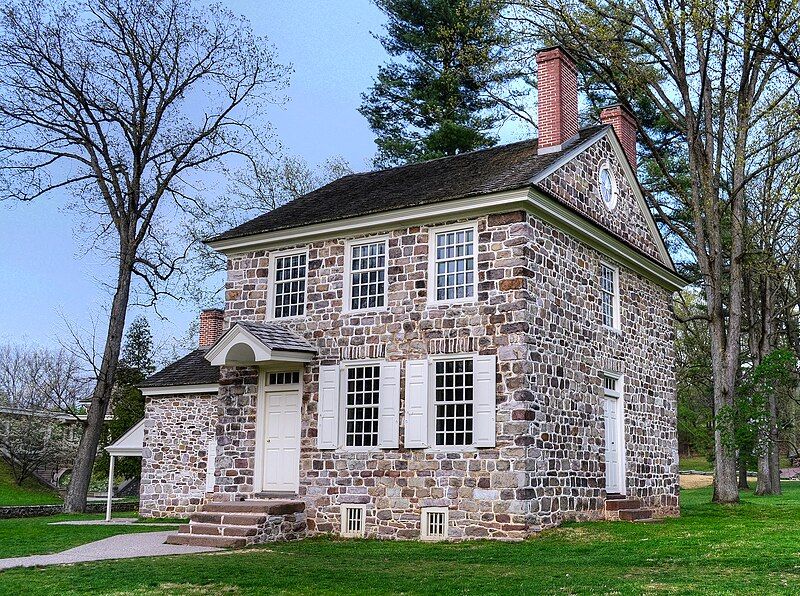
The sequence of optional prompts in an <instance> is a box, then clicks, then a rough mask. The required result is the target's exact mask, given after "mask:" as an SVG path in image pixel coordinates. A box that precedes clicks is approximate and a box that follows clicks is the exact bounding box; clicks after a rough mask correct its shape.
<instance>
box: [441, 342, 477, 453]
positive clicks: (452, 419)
mask: <svg viewBox="0 0 800 596" xmlns="http://www.w3.org/2000/svg"><path fill="white" fill-rule="evenodd" d="M472 365H473V360H472V358H466V359H458V360H438V361H437V362H436V365H435V371H434V377H435V395H434V415H435V421H436V422H435V427H434V428H435V444H436V445H437V446H448V445H471V444H472V423H473V397H474V396H473V391H474V383H473V374H472Z"/></svg>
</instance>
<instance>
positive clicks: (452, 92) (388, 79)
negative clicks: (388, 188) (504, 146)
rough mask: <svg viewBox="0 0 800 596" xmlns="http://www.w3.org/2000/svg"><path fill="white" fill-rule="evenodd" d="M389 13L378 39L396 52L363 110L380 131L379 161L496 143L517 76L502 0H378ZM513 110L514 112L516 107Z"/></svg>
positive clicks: (390, 162) (413, 158) (450, 152)
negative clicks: (508, 53)
mask: <svg viewBox="0 0 800 596" xmlns="http://www.w3.org/2000/svg"><path fill="white" fill-rule="evenodd" d="M376 3H377V5H378V7H379V8H380V9H381V10H382V11H383V12H384V13H385V14H386V16H387V17H388V18H389V22H388V24H387V25H386V34H385V35H383V36H381V37H379V39H380V41H381V43H382V44H383V47H384V48H385V49H386V51H387V52H388V53H389V55H390V56H392V57H394V58H397V60H393V61H391V62H389V63H388V64H386V65H384V66H381V67H380V69H379V70H378V76H377V79H376V80H375V82H374V85H373V86H372V88H371V90H370V91H369V92H368V93H365V94H363V95H362V100H363V102H362V105H361V108H360V110H359V111H360V112H361V114H362V115H364V117H366V118H367V120H368V121H369V125H370V127H371V128H372V130H373V132H375V133H376V134H377V139H376V140H375V143H376V144H377V145H378V155H377V157H376V158H375V165H377V166H390V165H396V164H400V163H405V162H415V161H424V160H427V159H433V158H437V157H442V156H446V155H455V154H457V153H461V152H464V151H471V150H473V149H480V148H483V147H490V146H492V145H494V144H495V143H496V142H497V139H496V137H495V136H494V135H493V134H492V132H491V131H492V129H493V128H494V127H495V126H496V125H497V124H498V122H499V120H500V119H501V117H502V113H501V107H506V108H508V109H512V102H511V100H509V99H507V97H508V95H509V94H512V96H513V92H512V91H511V90H510V88H511V87H510V85H509V84H510V83H511V82H512V81H513V79H515V78H516V75H514V74H513V73H512V72H510V71H509V70H507V69H506V67H505V66H504V65H505V63H506V61H505V60H504V52H505V49H504V48H505V47H507V45H508V44H507V39H506V37H505V34H504V33H503V32H502V31H501V29H500V27H499V25H498V20H499V16H500V13H501V10H502V9H503V7H504V5H505V2H502V1H498V0H376ZM512 111H514V110H512Z"/></svg>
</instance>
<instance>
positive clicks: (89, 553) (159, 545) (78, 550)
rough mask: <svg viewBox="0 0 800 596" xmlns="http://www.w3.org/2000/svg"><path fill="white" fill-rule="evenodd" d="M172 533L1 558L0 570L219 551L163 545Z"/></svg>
mask: <svg viewBox="0 0 800 596" xmlns="http://www.w3.org/2000/svg"><path fill="white" fill-rule="evenodd" d="M174 533H175V532H174V531H171V532H142V533H139V534H119V535H117V536H111V537H109V538H104V539H103V540H98V541H96V542H90V543H89V544H84V545H82V546H77V547H75V548H71V549H69V550H65V551H64V552H61V553H56V554H53V555H33V556H30V557H13V558H10V559H0V569H11V568H12V567H35V566H37V565H63V564H68V563H85V562H87V561H104V560H107V559H132V558H134V557H161V556H164V555H188V554H194V553H205V552H211V551H216V550H219V549H218V548H210V547H203V546H184V545H178V544H164V540H166V539H167V536H169V535H170V534H174Z"/></svg>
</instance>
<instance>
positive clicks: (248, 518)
mask: <svg viewBox="0 0 800 596" xmlns="http://www.w3.org/2000/svg"><path fill="white" fill-rule="evenodd" d="M190 521H193V522H195V523H201V524H215V525H225V526H259V525H261V524H264V523H266V522H267V516H266V515H258V514H253V513H205V512H204V511H201V512H200V513H194V514H192V517H191V518H190Z"/></svg>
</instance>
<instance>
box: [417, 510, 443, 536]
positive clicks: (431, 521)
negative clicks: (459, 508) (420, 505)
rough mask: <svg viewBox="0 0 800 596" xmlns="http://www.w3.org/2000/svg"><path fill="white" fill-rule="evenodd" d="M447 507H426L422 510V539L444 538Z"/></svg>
mask: <svg viewBox="0 0 800 596" xmlns="http://www.w3.org/2000/svg"><path fill="white" fill-rule="evenodd" d="M448 512H449V510H448V508H447V507H426V508H424V509H423V510H422V532H421V536H420V537H421V538H422V540H446V539H447V527H448V525H449V515H448Z"/></svg>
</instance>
